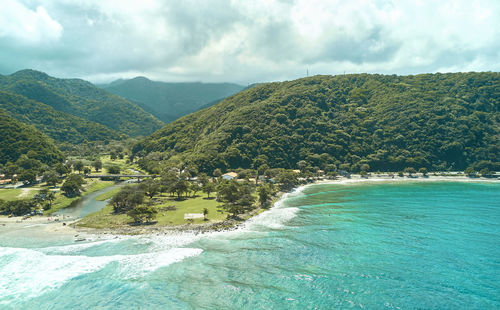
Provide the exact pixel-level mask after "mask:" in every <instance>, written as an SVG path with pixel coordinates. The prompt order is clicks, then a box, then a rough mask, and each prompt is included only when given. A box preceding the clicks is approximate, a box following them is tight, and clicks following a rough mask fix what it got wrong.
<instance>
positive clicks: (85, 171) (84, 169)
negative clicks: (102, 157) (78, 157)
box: [83, 167, 92, 175]
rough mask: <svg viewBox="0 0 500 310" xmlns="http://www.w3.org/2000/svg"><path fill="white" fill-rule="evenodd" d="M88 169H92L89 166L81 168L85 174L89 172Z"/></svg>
mask: <svg viewBox="0 0 500 310" xmlns="http://www.w3.org/2000/svg"><path fill="white" fill-rule="evenodd" d="M90 171H92V170H91V169H90V167H84V168H83V174H85V175H87V174H89V173H90Z"/></svg>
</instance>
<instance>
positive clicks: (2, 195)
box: [0, 187, 38, 201]
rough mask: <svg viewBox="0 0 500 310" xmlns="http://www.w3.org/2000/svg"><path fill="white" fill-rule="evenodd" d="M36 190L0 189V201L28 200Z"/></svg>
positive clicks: (28, 188) (31, 188)
mask: <svg viewBox="0 0 500 310" xmlns="http://www.w3.org/2000/svg"><path fill="white" fill-rule="evenodd" d="M37 191H38V188H33V187H25V188H1V189H0V199H1V200H7V201H12V200H18V199H29V198H32V197H33V196H34V195H35V194H36V192H37Z"/></svg>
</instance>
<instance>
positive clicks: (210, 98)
mask: <svg viewBox="0 0 500 310" xmlns="http://www.w3.org/2000/svg"><path fill="white" fill-rule="evenodd" d="M101 87H102V88H104V89H106V90H107V91H109V92H111V93H113V94H116V95H119V96H122V97H124V98H126V99H128V100H131V101H132V102H134V101H138V102H141V103H143V104H144V105H145V106H147V107H149V108H150V110H149V111H152V113H153V115H155V116H156V117H158V118H159V119H160V120H162V121H164V122H171V121H174V120H176V119H178V118H179V117H181V116H184V115H187V114H189V113H192V112H195V111H197V110H198V109H199V108H200V107H202V106H204V105H206V104H210V103H215V102H216V101H217V100H220V99H223V98H225V97H227V96H230V95H233V94H235V93H237V92H239V91H240V90H242V89H243V88H244V87H243V86H241V85H237V84H231V83H166V82H155V81H151V80H149V79H147V78H145V77H136V78H133V79H130V80H117V81H115V82H112V83H111V84H109V85H101Z"/></svg>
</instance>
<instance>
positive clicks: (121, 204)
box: [110, 168, 299, 223]
mask: <svg viewBox="0 0 500 310" xmlns="http://www.w3.org/2000/svg"><path fill="white" fill-rule="evenodd" d="M214 174H216V175H218V177H213V178H212V177H209V176H208V175H207V174H206V173H203V172H202V173H198V174H195V173H193V172H192V171H189V170H187V169H183V170H182V171H181V170H179V169H175V168H173V169H166V170H165V171H163V172H162V173H161V176H160V177H159V178H157V179H146V180H145V181H143V182H142V183H140V184H139V185H129V186H126V187H124V188H122V189H121V190H120V192H118V193H117V194H116V195H115V196H113V198H112V199H111V201H110V204H111V205H112V206H113V212H114V213H115V214H127V215H128V216H130V217H131V218H132V219H134V221H135V222H136V223H143V222H150V221H152V220H153V219H154V218H155V217H156V214H157V213H158V208H157V207H156V205H157V204H161V203H162V201H161V200H157V199H155V197H156V196H158V195H161V194H163V193H166V194H169V195H170V196H171V197H175V198H176V199H178V200H182V199H189V198H192V197H194V196H195V195H197V193H199V192H203V193H205V194H206V195H207V198H210V196H211V195H212V197H213V196H215V197H214V198H215V199H217V201H219V202H222V206H221V209H222V211H225V212H227V213H228V215H229V218H238V216H239V215H241V214H243V213H247V212H250V211H252V210H254V209H255V208H258V207H264V208H265V207H268V206H269V205H270V201H271V199H272V198H273V197H274V195H275V194H276V193H277V191H278V190H289V189H291V188H292V187H294V186H296V185H297V184H299V180H298V178H297V175H296V174H295V173H293V172H290V171H285V170H280V172H279V174H278V175H277V176H276V181H275V180H272V179H270V178H268V177H264V178H258V175H251V176H253V177H257V178H258V179H260V182H259V181H257V182H256V181H255V179H254V180H251V179H250V178H249V176H250V175H245V178H243V179H239V180H238V181H236V180H226V179H224V178H222V177H221V175H220V173H218V172H217V171H216V172H215V173H214ZM277 182H279V183H277ZM275 183H276V185H274V184H275ZM205 211H206V210H205ZM205 215H206V214H205Z"/></svg>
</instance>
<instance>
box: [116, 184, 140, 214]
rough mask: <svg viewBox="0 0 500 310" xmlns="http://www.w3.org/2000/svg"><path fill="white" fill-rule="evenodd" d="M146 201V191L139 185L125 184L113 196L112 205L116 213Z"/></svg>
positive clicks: (128, 209)
mask: <svg viewBox="0 0 500 310" xmlns="http://www.w3.org/2000/svg"><path fill="white" fill-rule="evenodd" d="M143 201H144V192H143V191H142V190H140V189H139V187H138V186H125V187H123V188H122V189H121V190H120V191H119V192H118V193H117V194H116V195H115V196H113V198H111V205H112V206H113V212H114V213H124V212H127V211H130V210H132V209H133V208H135V207H136V206H138V205H140V204H141V203H142V202H143Z"/></svg>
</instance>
